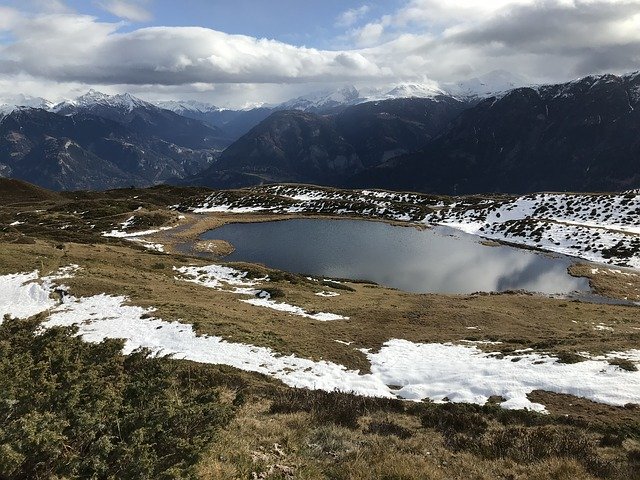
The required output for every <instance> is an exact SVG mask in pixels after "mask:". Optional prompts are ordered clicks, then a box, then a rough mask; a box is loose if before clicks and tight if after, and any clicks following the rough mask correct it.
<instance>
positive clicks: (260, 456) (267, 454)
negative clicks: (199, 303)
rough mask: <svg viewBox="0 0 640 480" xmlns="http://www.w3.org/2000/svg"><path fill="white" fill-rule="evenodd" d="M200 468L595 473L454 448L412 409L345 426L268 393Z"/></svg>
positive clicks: (329, 474) (206, 472)
mask: <svg viewBox="0 0 640 480" xmlns="http://www.w3.org/2000/svg"><path fill="white" fill-rule="evenodd" d="M380 423H392V424H394V425H397V426H398V427H401V428H402V429H404V430H406V431H408V432H410V433H411V436H409V437H407V438H400V437H398V436H396V435H381V434H377V433H371V429H370V426H371V425H373V424H380ZM620 455H622V454H620ZM625 473H626V472H625ZM199 474H200V478H202V479H206V480H214V479H215V480H217V479H225V480H226V479H236V478H237V479H244V478H265V479H286V478H289V479H293V478H295V479H345V480H346V479H349V480H365V479H367V480H370V479H401V480H404V479H406V480H414V479H415V480H418V479H434V480H435V479H437V480H440V479H461V480H462V479H471V478H473V479H478V480H484V479H487V480H488V479H496V478H509V479H514V480H515V479H518V480H520V479H522V480H524V479H558V480H560V479H562V480H565V479H566V480H569V479H572V480H573V479H578V478H579V479H585V480H588V479H592V478H596V477H594V476H592V475H590V474H589V472H588V471H587V469H586V468H585V466H584V465H583V464H582V463H580V462H579V461H577V460H576V459H574V458H571V457H568V456H565V457H562V456H549V457H545V458H543V459H540V460H532V461H527V462H524V461H519V460H514V459H511V458H483V457H482V456H481V455H476V454H474V453H471V452H467V451H464V450H459V451H456V450H452V449H451V448H450V447H448V446H447V445H446V439H445V437H444V436H443V435H442V434H441V433H439V432H438V431H436V430H435V429H433V428H424V427H422V426H421V424H420V421H419V418H418V417H417V416H416V415H413V414H410V413H389V412H376V413H372V414H370V415H367V416H364V417H361V418H360V421H359V425H358V427H357V428H346V427H341V426H337V425H335V424H332V423H321V422H318V421H317V419H315V420H314V418H313V417H312V415H311V414H309V413H302V412H298V413H286V414H282V413H281V414H273V413H270V412H269V402H268V401H264V400H262V401H255V402H250V403H248V404H246V405H245V406H244V407H243V408H242V409H241V410H240V411H239V412H238V415H237V417H236V419H235V420H234V421H233V422H232V424H231V425H230V427H229V428H228V429H226V430H225V431H224V433H223V435H222V437H221V438H220V440H219V441H218V442H216V444H214V445H213V446H212V447H211V450H210V451H209V453H208V454H207V455H206V456H205V457H204V458H203V460H202V462H201V465H200V469H199ZM610 478H625V477H623V476H617V474H616V475H614V476H610Z"/></svg>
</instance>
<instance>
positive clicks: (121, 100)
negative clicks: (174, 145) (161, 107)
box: [51, 89, 156, 114]
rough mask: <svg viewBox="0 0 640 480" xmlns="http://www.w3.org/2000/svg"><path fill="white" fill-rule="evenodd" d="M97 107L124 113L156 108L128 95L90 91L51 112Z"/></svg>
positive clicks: (61, 104) (63, 103)
mask: <svg viewBox="0 0 640 480" xmlns="http://www.w3.org/2000/svg"><path fill="white" fill-rule="evenodd" d="M98 106H99V107H108V108H114V109H118V110H121V111H126V112H131V111H133V110H134V109H136V108H149V107H152V108H156V107H155V106H154V105H153V104H152V103H149V102H145V101H144V100H142V99H140V98H138V97H134V96H133V95H131V94H129V93H123V94H119V95H107V94H106V93H102V92H98V91H96V90H93V89H91V90H89V91H88V92H87V93H85V94H84V95H81V96H79V97H77V98H76V99H74V100H67V101H65V102H62V103H59V104H57V105H55V106H53V107H52V108H51V111H53V112H55V113H62V114H67V113H69V112H68V111H69V110H76V109H92V108H95V107H98Z"/></svg>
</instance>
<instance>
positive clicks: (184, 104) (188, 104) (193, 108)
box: [154, 100, 222, 114]
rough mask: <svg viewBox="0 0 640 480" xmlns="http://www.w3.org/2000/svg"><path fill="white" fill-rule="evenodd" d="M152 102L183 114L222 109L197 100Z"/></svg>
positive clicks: (203, 112)
mask: <svg viewBox="0 0 640 480" xmlns="http://www.w3.org/2000/svg"><path fill="white" fill-rule="evenodd" d="M154 104H155V105H156V106H157V107H159V108H163V109H165V110H171V111H172V112H175V113H179V114H184V113H187V112H189V113H202V114H206V113H210V112H219V111H220V110H222V109H221V108H219V107H216V106H215V105H212V104H211V103H206V102H199V101H197V100H165V101H157V102H154Z"/></svg>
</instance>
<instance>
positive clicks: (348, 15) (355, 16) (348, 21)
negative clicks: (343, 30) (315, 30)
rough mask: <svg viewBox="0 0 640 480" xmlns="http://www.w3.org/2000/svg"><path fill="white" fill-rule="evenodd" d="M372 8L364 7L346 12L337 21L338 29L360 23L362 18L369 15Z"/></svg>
mask: <svg viewBox="0 0 640 480" xmlns="http://www.w3.org/2000/svg"><path fill="white" fill-rule="evenodd" d="M369 10H371V8H370V7H369V5H362V6H361V7H358V8H350V9H349V10H345V11H344V12H342V13H341V14H340V15H338V18H337V19H336V26H337V27H350V26H352V25H354V24H355V23H357V22H358V20H360V19H361V18H362V17H364V16H365V15H366V14H367V13H369Z"/></svg>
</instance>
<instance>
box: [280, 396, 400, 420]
mask: <svg viewBox="0 0 640 480" xmlns="http://www.w3.org/2000/svg"><path fill="white" fill-rule="evenodd" d="M378 410H385V411H394V412H403V411H404V410H405V406H404V403H403V402H402V401H400V400H394V399H386V398H370V397H360V396H358V395H353V394H350V393H343V392H323V391H321V390H305V389H296V388H291V389H287V390H284V391H282V392H281V393H280V394H279V395H277V396H276V398H275V400H274V401H273V403H272V404H271V408H270V412H271V413H293V412H309V413H311V416H312V418H313V419H314V421H316V422H317V423H320V424H323V423H334V424H336V425H341V426H343V427H348V428H356V427H357V426H358V419H359V418H360V417H361V416H362V415H365V414H367V413H369V412H373V411H378Z"/></svg>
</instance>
